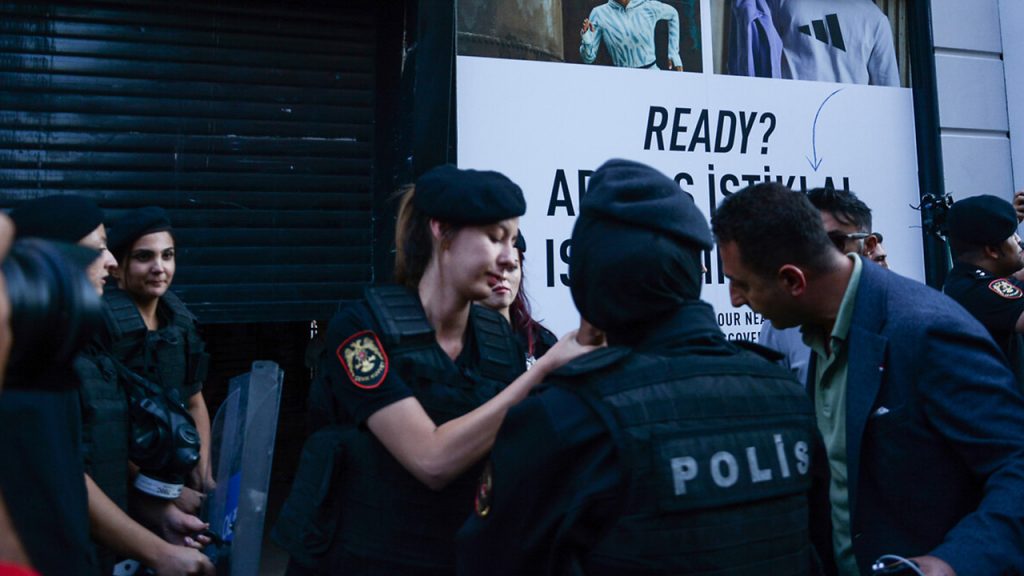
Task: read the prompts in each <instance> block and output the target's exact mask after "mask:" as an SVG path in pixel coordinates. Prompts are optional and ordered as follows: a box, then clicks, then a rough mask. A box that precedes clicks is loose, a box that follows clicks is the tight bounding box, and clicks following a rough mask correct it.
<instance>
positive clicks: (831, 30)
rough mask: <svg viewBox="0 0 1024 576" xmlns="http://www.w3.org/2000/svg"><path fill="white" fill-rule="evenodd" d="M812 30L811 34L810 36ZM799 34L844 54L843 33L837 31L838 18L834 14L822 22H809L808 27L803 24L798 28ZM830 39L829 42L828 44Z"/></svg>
mask: <svg viewBox="0 0 1024 576" xmlns="http://www.w3.org/2000/svg"><path fill="white" fill-rule="evenodd" d="M812 29H813V34H812V32H811V31H812ZM798 30H800V33H801V34H806V35H808V36H814V37H815V38H817V39H818V41H819V42H824V43H825V44H832V46H835V47H836V48H838V49H840V50H842V51H843V52H846V43H845V42H843V31H842V30H840V29H839V18H838V17H837V16H836V15H835V14H828V15H826V16H825V19H824V20H811V24H810V25H809V26H808V25H807V24H804V25H803V26H800V27H799V28H798ZM829 38H831V42H829Z"/></svg>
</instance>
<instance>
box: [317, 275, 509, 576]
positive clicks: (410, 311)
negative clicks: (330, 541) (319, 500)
mask: <svg viewBox="0 0 1024 576" xmlns="http://www.w3.org/2000/svg"><path fill="white" fill-rule="evenodd" d="M366 299H367V302H368V304H369V306H370V309H371V310H372V311H373V314H374V316H375V317H376V318H377V320H378V322H379V324H380V327H381V334H379V336H380V337H381V340H382V343H383V345H384V348H385V350H386V351H387V354H388V357H389V359H390V369H391V370H395V371H397V374H399V375H400V376H401V378H402V380H403V381H404V382H405V383H406V385H408V386H409V387H410V388H411V389H412V391H413V394H414V395H415V397H416V399H417V400H418V401H419V402H420V403H421V404H422V405H423V407H424V409H425V410H426V412H427V414H428V415H430V417H431V419H433V420H434V422H435V423H436V424H438V425H440V424H442V423H444V422H447V421H448V420H451V419H453V418H456V417H458V416H461V415H463V414H465V413H467V412H470V411H471V410H473V409H475V408H477V407H478V406H480V405H481V404H483V403H484V402H486V401H487V400H489V399H491V398H493V397H494V396H495V395H496V394H498V393H499V392H500V391H501V390H502V389H504V387H505V386H507V385H508V383H509V382H511V381H512V380H514V379H515V378H516V377H518V376H519V374H521V373H522V372H523V362H522V359H521V357H520V356H519V352H518V347H517V346H516V343H515V338H514V336H513V335H512V332H511V329H510V327H509V326H508V322H506V321H505V319H504V318H503V317H502V316H500V315H498V314H497V313H495V312H493V311H491V310H488V309H485V308H482V307H480V306H471V307H470V309H471V312H470V323H469V329H470V330H472V333H473V338H474V339H475V342H476V346H477V351H478V356H479V360H480V361H479V363H478V364H477V365H476V366H475V367H474V368H471V369H462V370H461V374H460V370H459V369H458V368H456V367H455V365H454V363H453V362H452V360H451V359H449V358H448V357H447V356H446V355H445V354H444V352H443V351H442V350H441V348H440V347H439V346H437V344H436V340H435V338H434V331H433V329H432V328H431V326H430V324H429V323H428V321H427V318H426V315H425V314H424V312H423V308H422V306H421V305H420V302H419V300H418V299H417V298H415V297H414V296H413V295H412V294H411V293H410V292H409V291H408V290H406V289H405V288H402V287H399V286H388V287H377V288H369V289H367V292H366ZM357 436H358V439H357V441H355V442H352V443H351V445H350V446H348V449H347V450H346V451H345V454H346V463H345V473H344V484H343V485H344V491H343V492H344V496H343V502H342V503H341V504H340V509H341V511H342V512H341V518H340V525H339V535H340V539H341V542H339V544H340V545H341V546H343V547H344V549H345V551H346V553H347V554H355V555H358V556H360V557H363V558H368V559H372V560H380V561H383V562H388V563H394V564H399V565H402V566H405V567H407V568H406V570H408V569H409V568H412V567H414V568H413V572H416V571H417V570H422V572H421V573H431V572H433V571H441V572H445V571H447V572H451V571H453V570H454V562H455V558H454V553H455V546H454V540H455V533H456V531H457V530H458V529H459V527H460V526H461V525H462V523H463V522H464V521H465V519H466V517H467V516H468V515H469V514H470V513H471V512H472V508H473V493H474V490H475V487H476V486H475V484H476V483H475V480H476V478H477V476H479V472H480V466H481V465H478V466H476V467H474V468H472V469H470V470H469V471H468V472H466V473H465V474H463V475H462V476H460V477H459V478H458V479H457V480H455V481H453V482H452V483H451V484H449V485H448V486H447V487H445V488H444V489H443V490H441V491H439V492H435V491H432V490H430V489H428V488H427V487H426V486H424V485H423V484H422V483H421V482H420V481H419V480H417V479H416V478H414V477H413V476H412V475H411V474H410V473H409V472H408V471H407V470H405V468H403V467H402V465H401V464H399V463H398V461H397V460H395V458H394V457H393V456H392V455H391V454H390V453H389V452H388V451H387V449H386V448H384V446H383V445H381V444H380V442H379V441H378V440H377V439H376V437H375V436H373V434H371V433H370V432H369V431H367V430H364V431H363V433H361V434H358V435H357ZM332 555H334V554H332ZM332 569H333V567H332Z"/></svg>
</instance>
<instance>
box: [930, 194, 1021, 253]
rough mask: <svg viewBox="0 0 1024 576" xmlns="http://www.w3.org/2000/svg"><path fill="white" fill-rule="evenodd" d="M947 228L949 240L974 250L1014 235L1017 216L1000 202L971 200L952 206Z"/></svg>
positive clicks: (995, 199)
mask: <svg viewBox="0 0 1024 576" xmlns="http://www.w3.org/2000/svg"><path fill="white" fill-rule="evenodd" d="M946 225H947V228H948V230H949V236H950V238H955V239H957V240H960V241H961V242H966V243H968V244H973V245H975V246H991V245H993V244H999V243H1001V242H1003V241H1004V240H1006V239H1007V238H1009V237H1010V236H1013V234H1014V232H1016V231H1017V212H1016V211H1015V210H1014V209H1013V205H1012V204H1010V203H1009V202H1007V201H1006V200H1003V199H1002V198H998V197H996V196H990V195H982V196H971V197H970V198H964V199H963V200H959V201H957V202H954V203H953V206H952V207H951V208H950V209H949V215H948V217H947V219H946Z"/></svg>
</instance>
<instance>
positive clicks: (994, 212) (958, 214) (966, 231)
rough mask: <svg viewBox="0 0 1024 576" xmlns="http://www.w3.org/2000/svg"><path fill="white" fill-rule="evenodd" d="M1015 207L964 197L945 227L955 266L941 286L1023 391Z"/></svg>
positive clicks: (1022, 294) (1022, 260) (1021, 263)
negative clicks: (976, 324) (981, 329)
mask: <svg viewBox="0 0 1024 576" xmlns="http://www.w3.org/2000/svg"><path fill="white" fill-rule="evenodd" d="M1017 224H1018V216H1017V212H1016V211H1015V210H1014V208H1013V206H1012V205H1011V204H1010V203H1009V202H1007V201H1006V200H1003V199H1002V198H998V197H996V196H989V195H982V196H972V197H970V198H964V199H963V200H959V201H957V202H955V203H954V204H953V206H952V207H951V208H950V209H949V216H948V217H947V219H946V225H947V229H948V236H949V247H950V249H951V251H952V252H953V257H954V258H955V259H956V262H954V264H953V269H952V270H951V271H950V272H949V276H947V277H946V283H945V285H944V286H943V287H942V291H943V292H945V293H946V294H947V295H948V296H949V297H950V298H952V299H954V300H956V301H957V302H959V303H960V305H961V306H963V307H964V308H966V309H967V311H968V312H970V313H971V315H973V316H974V317H975V318H977V319H978V321H980V322H981V323H982V324H983V325H984V326H985V328H987V329H988V332H989V334H991V335H992V339H993V340H995V341H996V344H998V345H999V347H1000V348H1002V350H1003V354H1005V355H1006V358H1007V361H1008V363H1009V367H1010V369H1011V370H1012V371H1013V374H1014V376H1016V378H1017V385H1018V387H1020V388H1021V389H1022V390H1024V337H1022V336H1021V332H1024V250H1022V244H1021V239H1020V236H1018V235H1017Z"/></svg>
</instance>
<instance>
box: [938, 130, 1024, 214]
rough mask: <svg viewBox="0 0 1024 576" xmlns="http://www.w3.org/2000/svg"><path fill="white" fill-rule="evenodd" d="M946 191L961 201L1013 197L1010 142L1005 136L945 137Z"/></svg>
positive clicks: (943, 160)
mask: <svg viewBox="0 0 1024 576" xmlns="http://www.w3.org/2000/svg"><path fill="white" fill-rule="evenodd" d="M942 168H943V173H944V177H945V185H946V192H947V193H949V194H952V195H953V198H954V199H956V200H959V199H961V198H966V197H968V196H976V195H978V194H992V195H994V196H1000V197H1002V198H1006V199H1007V200H1009V199H1010V198H1011V197H1012V196H1013V190H1014V188H1013V177H1012V174H1011V171H1010V141H1009V140H1008V139H1006V138H1005V137H997V136H982V135H964V134H947V135H944V136H943V137H942Z"/></svg>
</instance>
